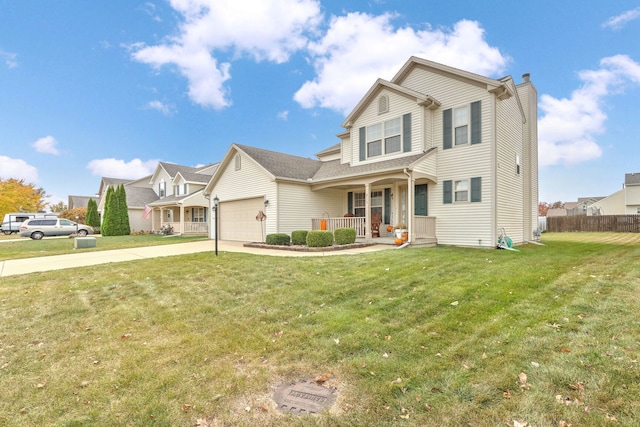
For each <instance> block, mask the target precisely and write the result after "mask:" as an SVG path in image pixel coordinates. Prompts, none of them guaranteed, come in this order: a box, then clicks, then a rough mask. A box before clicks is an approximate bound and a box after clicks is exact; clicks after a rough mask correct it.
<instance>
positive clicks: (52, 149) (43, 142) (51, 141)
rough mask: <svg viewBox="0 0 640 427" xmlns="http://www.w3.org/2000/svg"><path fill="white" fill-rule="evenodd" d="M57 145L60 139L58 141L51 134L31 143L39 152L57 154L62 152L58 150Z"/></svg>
mask: <svg viewBox="0 0 640 427" xmlns="http://www.w3.org/2000/svg"><path fill="white" fill-rule="evenodd" d="M56 145H58V141H56V139H55V138H54V137H52V136H51V135H47V136H45V137H44V138H40V139H38V140H37V141H36V142H34V143H33V144H31V146H32V147H33V148H35V149H36V151H37V152H38V153H47V154H53V155H56V156H57V155H58V154H60V151H58V149H57V148H56Z"/></svg>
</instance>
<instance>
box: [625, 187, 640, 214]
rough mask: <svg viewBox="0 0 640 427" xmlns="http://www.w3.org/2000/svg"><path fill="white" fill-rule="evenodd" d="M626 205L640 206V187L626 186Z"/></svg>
mask: <svg viewBox="0 0 640 427" xmlns="http://www.w3.org/2000/svg"><path fill="white" fill-rule="evenodd" d="M625 205H640V185H627V186H625ZM630 213H631V212H630ZM632 213H635V212H632Z"/></svg>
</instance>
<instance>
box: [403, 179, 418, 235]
mask: <svg viewBox="0 0 640 427" xmlns="http://www.w3.org/2000/svg"><path fill="white" fill-rule="evenodd" d="M402 172H404V174H405V175H407V227H408V228H407V232H408V233H407V242H406V244H404V245H402V246H403V247H404V246H407V245H409V244H410V243H411V232H412V231H413V203H411V199H412V197H413V196H412V194H413V192H414V191H415V190H414V189H413V188H411V187H412V185H411V178H412V177H411V174H410V173H409V172H408V171H407V168H404V169H403V170H402Z"/></svg>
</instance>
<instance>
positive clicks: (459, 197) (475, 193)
mask: <svg viewBox="0 0 640 427" xmlns="http://www.w3.org/2000/svg"><path fill="white" fill-rule="evenodd" d="M469 201H470V202H471V203H477V202H481V201H482V177H476V178H471V179H461V180H456V181H451V180H447V181H443V182H442V203H443V204H451V203H459V202H469Z"/></svg>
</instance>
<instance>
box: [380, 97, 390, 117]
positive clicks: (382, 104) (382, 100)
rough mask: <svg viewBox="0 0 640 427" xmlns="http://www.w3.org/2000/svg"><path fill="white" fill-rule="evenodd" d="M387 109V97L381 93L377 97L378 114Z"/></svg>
mask: <svg viewBox="0 0 640 427" xmlns="http://www.w3.org/2000/svg"><path fill="white" fill-rule="evenodd" d="M388 111H389V97H388V96H387V95H382V96H381V97H380V98H378V114H382V113H386V112H388Z"/></svg>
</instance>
